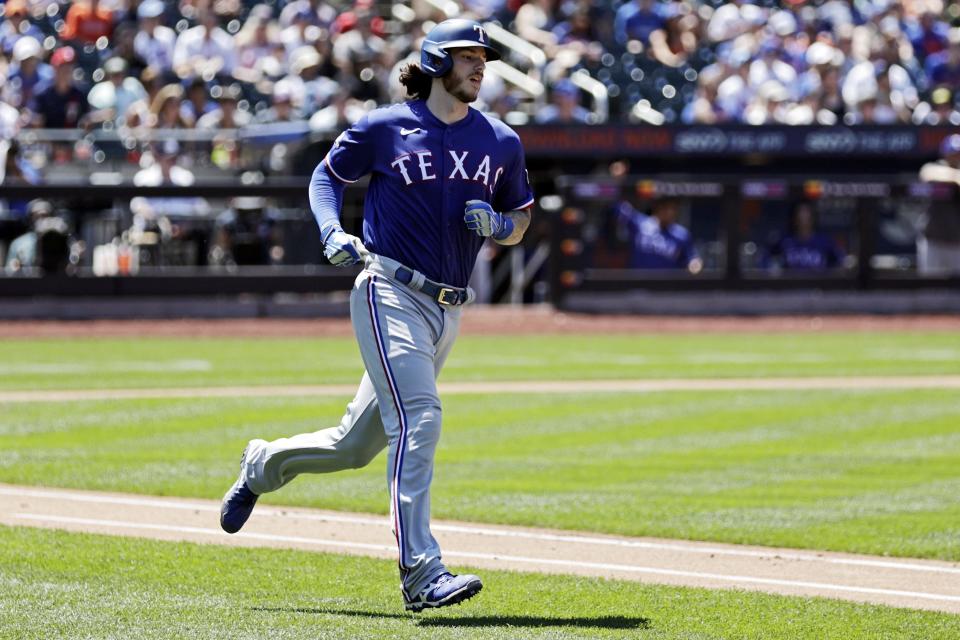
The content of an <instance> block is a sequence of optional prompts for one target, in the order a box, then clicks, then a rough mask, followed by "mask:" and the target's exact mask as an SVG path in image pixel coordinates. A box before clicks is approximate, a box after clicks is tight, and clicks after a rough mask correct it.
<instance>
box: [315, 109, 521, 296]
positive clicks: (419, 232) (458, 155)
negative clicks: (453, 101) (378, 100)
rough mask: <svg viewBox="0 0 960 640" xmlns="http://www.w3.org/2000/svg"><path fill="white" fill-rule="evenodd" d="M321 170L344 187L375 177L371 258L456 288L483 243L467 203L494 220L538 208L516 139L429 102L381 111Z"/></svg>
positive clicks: (492, 124) (337, 147) (369, 215)
mask: <svg viewBox="0 0 960 640" xmlns="http://www.w3.org/2000/svg"><path fill="white" fill-rule="evenodd" d="M324 162H325V163H326V165H327V168H328V169H329V170H330V172H331V173H332V174H333V175H334V176H335V177H336V178H338V179H339V180H341V181H343V182H355V181H356V180H358V179H359V178H360V177H362V176H364V175H366V174H370V186H369V188H368V189H367V195H366V201H365V202H364V211H363V243H364V245H366V247H367V249H369V250H370V251H372V252H373V253H375V254H378V255H382V256H386V257H388V258H393V259H394V260H397V261H399V262H401V263H403V264H405V265H407V266H408V267H411V268H413V269H416V270H418V271H420V272H422V273H423V274H424V275H426V276H427V277H428V278H430V279H431V280H435V281H437V282H441V283H445V284H450V285H453V286H456V287H465V286H467V281H468V280H469V279H470V273H471V271H473V263H474V261H475V260H476V258H477V253H479V251H480V247H481V246H482V245H483V241H484V239H483V238H481V237H480V236H478V235H477V234H476V233H475V232H473V231H471V230H470V229H468V228H467V226H466V224H465V223H464V221H463V214H464V208H465V206H466V202H467V201H468V200H483V201H485V202H488V203H490V205H491V206H492V207H493V208H494V209H495V210H497V211H513V210H517V209H524V208H526V207H529V206H530V205H531V204H533V191H532V189H531V188H530V182H529V178H528V176H527V170H526V162H525V160H524V156H523V147H522V146H521V144H520V138H519V137H518V136H517V134H516V133H515V132H514V131H513V130H512V129H510V127H508V126H507V125H505V124H503V123H502V122H500V121H499V120H496V119H494V118H488V117H487V116H486V115H484V114H482V113H480V112H479V111H477V110H475V109H469V110H468V113H467V116H466V117H465V118H463V119H462V120H459V121H458V122H454V123H453V124H446V123H444V122H443V121H442V120H440V119H439V118H437V117H436V116H434V115H433V114H432V113H431V112H430V110H429V109H428V108H427V106H426V103H425V102H424V101H423V100H413V101H410V102H406V103H403V104H396V105H392V106H388V107H382V108H380V109H376V110H374V111H372V112H370V113H369V114H367V115H366V116H364V117H363V118H362V119H361V120H360V121H359V122H357V123H356V124H355V125H353V126H352V127H351V128H350V129H348V130H347V131H344V132H343V133H342V134H341V135H340V137H339V138H337V141H336V142H335V143H334V145H333V148H332V149H331V150H330V153H328V154H327V157H326V158H325V159H324Z"/></svg>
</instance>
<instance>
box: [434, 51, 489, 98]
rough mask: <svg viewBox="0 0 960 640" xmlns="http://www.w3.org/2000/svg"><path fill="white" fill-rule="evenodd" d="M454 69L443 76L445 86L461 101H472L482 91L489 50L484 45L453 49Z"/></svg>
mask: <svg viewBox="0 0 960 640" xmlns="http://www.w3.org/2000/svg"><path fill="white" fill-rule="evenodd" d="M451 55H452V56H453V69H452V70H451V71H450V73H448V74H447V75H445V76H444V77H443V88H444V89H446V90H447V93H449V94H450V95H452V96H453V97H454V98H456V99H457V100H459V101H460V102H465V103H470V102H473V101H474V100H476V99H477V94H478V93H480V83H482V82H483V70H484V69H485V68H486V66H487V52H486V50H485V49H484V48H483V47H465V48H463V49H454V50H453V51H451Z"/></svg>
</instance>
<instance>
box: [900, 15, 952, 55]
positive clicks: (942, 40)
mask: <svg viewBox="0 0 960 640" xmlns="http://www.w3.org/2000/svg"><path fill="white" fill-rule="evenodd" d="M949 31H950V27H949V25H948V24H947V23H946V22H944V21H943V20H940V19H939V17H938V16H937V14H936V13H935V12H933V11H930V10H929V9H927V10H925V11H924V12H923V13H922V14H921V15H920V20H919V21H917V22H914V23H913V24H911V25H908V27H907V35H908V36H909V38H910V44H912V45H913V52H914V54H915V55H916V56H917V57H918V58H919V59H920V61H921V62H922V61H924V60H926V59H927V58H928V57H930V56H932V55H934V54H936V53H940V52H941V51H943V50H944V49H946V48H947V43H948V39H947V36H948V33H949Z"/></svg>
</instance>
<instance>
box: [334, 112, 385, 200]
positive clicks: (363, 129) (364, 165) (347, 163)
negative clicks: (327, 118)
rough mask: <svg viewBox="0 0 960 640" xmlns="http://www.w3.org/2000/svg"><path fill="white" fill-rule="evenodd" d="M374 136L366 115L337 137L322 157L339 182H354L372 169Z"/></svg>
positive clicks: (374, 145) (374, 149)
mask: <svg viewBox="0 0 960 640" xmlns="http://www.w3.org/2000/svg"><path fill="white" fill-rule="evenodd" d="M376 155H377V154H376V136H375V135H374V133H373V126H372V124H371V122H370V119H369V117H368V116H364V117H363V118H361V119H360V120H358V121H357V122H356V123H355V124H354V125H353V126H352V127H350V128H349V129H347V130H346V131H344V132H343V133H341V134H340V135H339V137H337V139H336V140H335V141H334V143H333V147H331V148H330V151H329V152H328V153H327V157H326V158H324V159H323V161H324V163H325V164H326V165H327V168H328V169H330V173H332V174H333V176H334V177H335V178H337V179H338V180H340V181H341V182H347V183H349V182H356V181H357V180H359V179H360V178H362V177H363V176H365V175H366V174H368V173H370V171H371V170H372V169H373V161H374V158H375V157H376Z"/></svg>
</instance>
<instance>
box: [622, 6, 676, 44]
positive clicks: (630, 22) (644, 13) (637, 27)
mask: <svg viewBox="0 0 960 640" xmlns="http://www.w3.org/2000/svg"><path fill="white" fill-rule="evenodd" d="M657 7H658V5H657V3H656V2H654V0H628V1H627V2H625V3H623V4H622V5H620V8H619V9H617V14H616V16H615V18H614V21H613V34H614V40H615V41H616V43H617V44H618V45H620V46H621V47H624V48H626V46H627V43H628V42H629V41H630V40H637V41H639V42H641V43H642V44H643V46H644V47H646V46H649V44H650V34H652V33H653V32H654V31H657V30H658V29H661V28H662V27H663V22H664V21H663V18H662V17H661V15H660V13H659V12H658V11H657Z"/></svg>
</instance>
